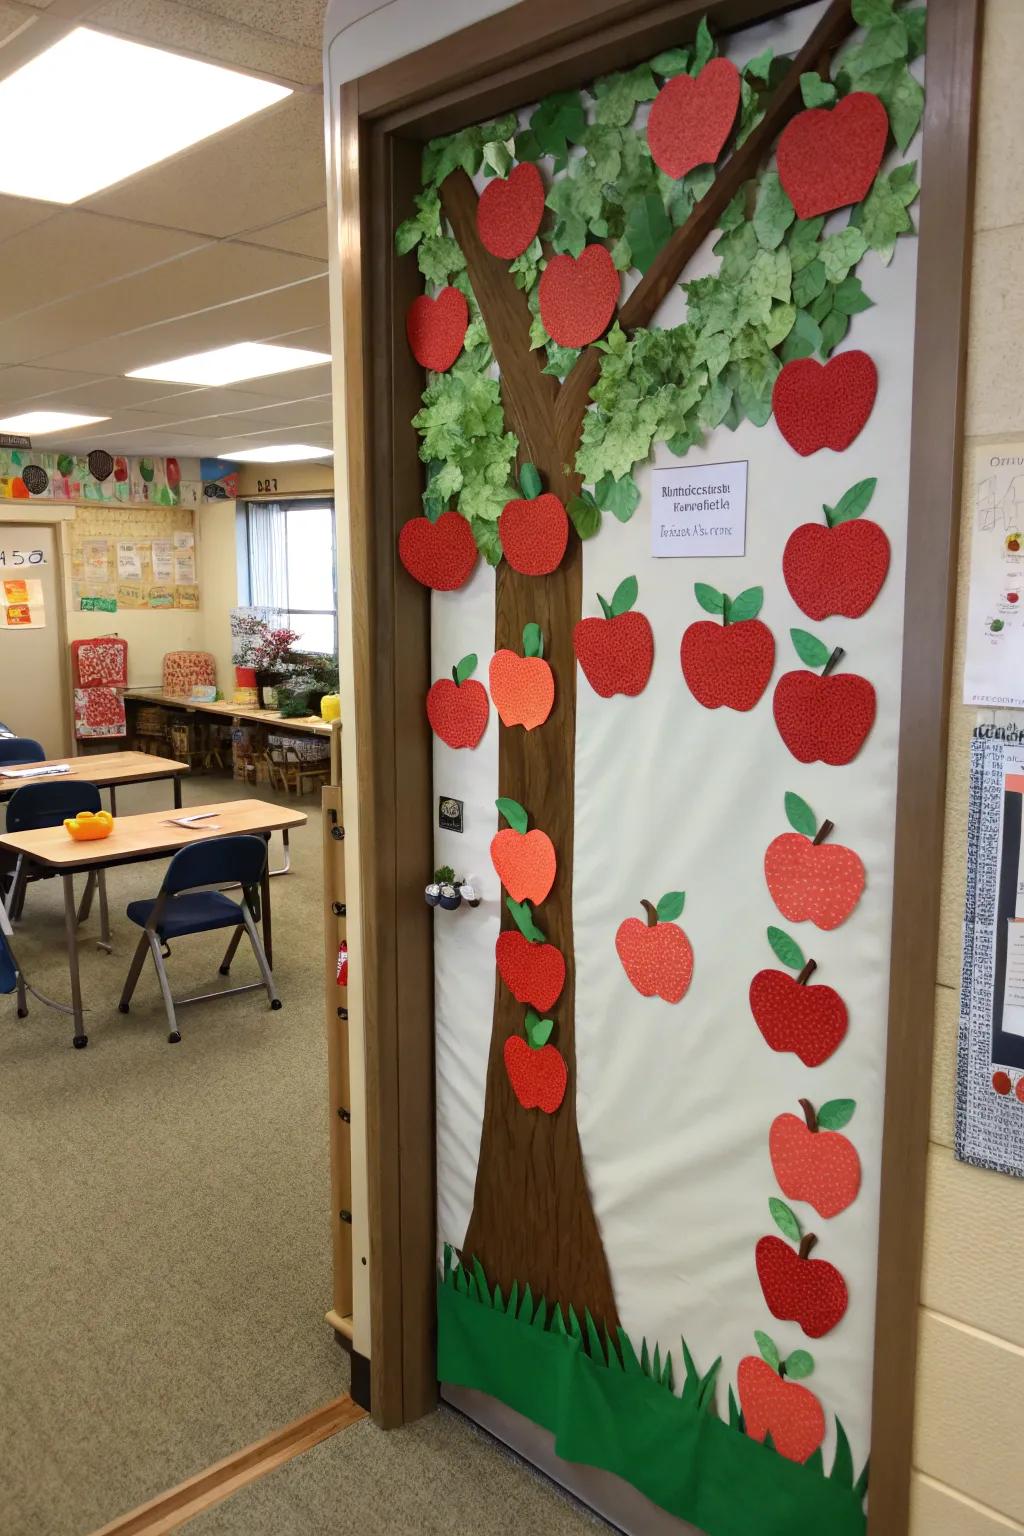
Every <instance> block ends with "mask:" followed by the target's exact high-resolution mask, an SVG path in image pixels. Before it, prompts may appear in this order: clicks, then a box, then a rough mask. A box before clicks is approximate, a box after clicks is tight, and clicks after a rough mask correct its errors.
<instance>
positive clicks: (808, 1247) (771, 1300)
mask: <svg viewBox="0 0 1024 1536" xmlns="http://www.w3.org/2000/svg"><path fill="white" fill-rule="evenodd" d="M768 1208H769V1210H770V1211H771V1213H772V1220H773V1221H774V1222H775V1225H776V1226H777V1227H778V1229H779V1231H780V1232H782V1233H783V1234H784V1235H785V1237H787V1238H789V1242H790V1243H796V1244H798V1247H797V1248H795V1249H794V1248H791V1247H790V1246H789V1243H787V1242H783V1240H782V1238H781V1237H762V1238H761V1239H760V1240H759V1241H758V1244H757V1249H756V1251H755V1260H756V1263H757V1278H758V1279H759V1280H760V1282H761V1290H762V1291H763V1292H764V1299H765V1301H766V1302H767V1303H768V1310H769V1311H770V1312H771V1314H772V1316H773V1317H778V1318H781V1319H782V1320H783V1321H784V1322H788V1323H799V1324H800V1327H801V1328H802V1329H803V1331H804V1333H806V1335H807V1337H808V1338H809V1339H820V1338H822V1337H823V1336H824V1335H825V1334H826V1333H831V1331H832V1329H833V1328H834V1327H835V1326H836V1324H837V1323H838V1322H839V1321H840V1320H841V1318H842V1317H843V1314H844V1313H845V1311H846V1307H847V1304H848V1302H849V1299H850V1296H849V1292H848V1291H847V1288H846V1281H845V1280H844V1279H843V1277H842V1275H841V1274H840V1273H839V1271H838V1269H836V1267H835V1265H834V1264H828V1263H826V1262H825V1261H824V1260H823V1259H812V1258H811V1257H810V1254H811V1251H812V1249H813V1248H814V1246H815V1244H816V1243H817V1241H818V1239H817V1238H816V1237H815V1236H814V1234H813V1233H811V1232H809V1233H807V1234H806V1235H804V1234H802V1233H801V1230H800V1223H799V1222H798V1221H797V1219H796V1217H795V1216H794V1214H793V1212H792V1211H791V1210H790V1208H789V1206H788V1205H786V1204H785V1202H784V1201H782V1200H776V1199H774V1198H773V1199H771V1200H769V1202H768Z"/></svg>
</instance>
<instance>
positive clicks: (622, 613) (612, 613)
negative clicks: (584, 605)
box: [572, 576, 654, 699]
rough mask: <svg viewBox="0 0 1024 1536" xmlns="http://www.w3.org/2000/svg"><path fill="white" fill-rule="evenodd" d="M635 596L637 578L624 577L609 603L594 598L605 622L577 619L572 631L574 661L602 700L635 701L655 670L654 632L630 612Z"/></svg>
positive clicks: (643, 617)
mask: <svg viewBox="0 0 1024 1536" xmlns="http://www.w3.org/2000/svg"><path fill="white" fill-rule="evenodd" d="M638 594H639V586H638V584H637V579H636V577H635V576H627V577H626V578H625V580H624V581H620V582H619V585H618V586H617V587H616V588H615V592H614V593H613V595H612V600H611V602H610V603H609V602H606V601H605V599H604V598H603V597H602V596H601V594H600V592H599V593H598V594H597V600H598V602H599V603H600V604H601V611H602V613H603V614H604V618H602V619H597V618H588V619H580V620H579V621H578V622H577V624H576V626H575V628H574V629H573V632H572V648H573V650H574V651H575V653H576V660H577V661H578V662H579V664H580V666H581V667H582V668H583V675H584V677H585V678H586V679H587V682H588V683H589V684H590V686H591V688H593V690H594V692H595V693H597V694H600V696H601V698H602V699H610V698H611V697H612V695H613V694H615V693H624V694H626V695H627V696H628V697H629V698H635V697H636V695H637V694H638V693H642V692H643V690H644V689H645V688H646V687H647V683H648V680H649V678H650V675H651V668H652V667H653V666H654V631H653V630H652V629H651V623H650V620H649V619H648V617H647V615H646V614H644V613H636V612H634V611H633V605H634V603H635V602H636V600H637V596H638Z"/></svg>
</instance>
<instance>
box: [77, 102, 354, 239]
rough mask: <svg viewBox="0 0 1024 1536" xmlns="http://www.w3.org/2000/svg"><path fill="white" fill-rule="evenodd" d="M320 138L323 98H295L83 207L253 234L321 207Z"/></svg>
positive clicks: (220, 232)
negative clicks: (272, 221)
mask: <svg viewBox="0 0 1024 1536" xmlns="http://www.w3.org/2000/svg"><path fill="white" fill-rule="evenodd" d="M323 137H324V135H323V98H322V96H321V95H320V94H319V92H317V93H314V94H309V95H306V94H299V93H296V95H294V96H289V97H288V98H287V99H286V100H285V101H282V102H279V103H278V105H277V106H274V107H270V108H268V110H267V111H266V112H260V113H258V114H257V115H256V116H255V117H251V118H249V119H247V121H246V122H244V123H239V124H237V125H236V127H234V128H229V129H227V130H226V131H225V132H224V133H218V134H216V135H214V137H213V138H211V139H205V140H204V141H203V142H202V143H201V144H196V145H195V146H194V147H193V148H192V149H187V150H184V151H183V152H182V153H181V154H180V155H175V156H174V157H173V158H172V159H170V160H165V161H163V162H162V163H161V164H160V165H156V166H153V167H152V168H151V169H150V170H148V171H140V172H139V174H138V175H137V176H132V177H131V178H130V179H129V180H128V181H125V182H122V183H121V185H120V186H118V187H112V188H111V189H110V190H109V191H107V192H98V193H97V194H96V196H95V197H92V198H88V199H87V200H86V202H85V203H84V204H83V205H82V206H84V207H86V208H89V209H91V210H92V211H93V212H96V213H110V214H116V215H118V216H119V217H121V218H125V219H134V220H138V221H141V222H143V223H148V224H163V225H170V226H172V227H173V228H174V229H188V230H194V231H197V232H199V233H202V234H209V235H218V236H221V237H224V236H227V235H233V234H237V233H239V232H240V231H244V230H249V229H257V228H260V227H263V226H265V225H266V223H267V219H268V217H270V218H275V217H276V218H278V219H287V218H292V217H294V216H295V215H297V214H300V213H305V212H306V211H307V210H308V209H310V208H315V207H316V206H317V205H318V204H319V203H321V202H323V200H324V189H325V186H326V173H325V171H324V144H323Z"/></svg>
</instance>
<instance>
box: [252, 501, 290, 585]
mask: <svg viewBox="0 0 1024 1536" xmlns="http://www.w3.org/2000/svg"><path fill="white" fill-rule="evenodd" d="M287 526H288V514H287V512H286V511H285V509H284V507H282V506H281V505H280V503H279V502H276V501H253V502H250V503H249V577H250V583H251V590H250V592H249V601H250V603H251V604H252V606H253V607H254V608H273V609H276V610H278V611H282V612H283V611H284V610H286V609H287V607H288V553H287V545H286V538H287Z"/></svg>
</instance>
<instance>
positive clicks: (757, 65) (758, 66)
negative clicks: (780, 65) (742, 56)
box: [743, 47, 775, 85]
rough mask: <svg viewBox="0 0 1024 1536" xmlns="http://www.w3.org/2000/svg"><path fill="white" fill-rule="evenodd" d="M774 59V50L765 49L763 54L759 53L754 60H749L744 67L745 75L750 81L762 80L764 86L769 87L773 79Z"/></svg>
mask: <svg viewBox="0 0 1024 1536" xmlns="http://www.w3.org/2000/svg"><path fill="white" fill-rule="evenodd" d="M774 58H775V53H774V51H773V49H772V48H771V47H768V48H765V50H764V51H763V52H762V53H758V54H756V55H755V56H754V58H752V59H748V60H747V62H746V63H745V64H744V66H743V73H744V74H745V75H747V76H748V77H749V78H750V79H752V80H760V81H761V82H762V84H764V85H767V84H768V81H769V79H770V78H771V72H772V61H773V60H774Z"/></svg>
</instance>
